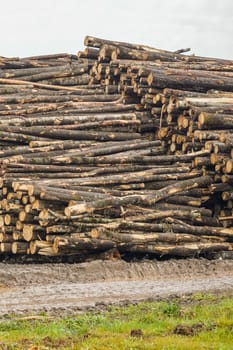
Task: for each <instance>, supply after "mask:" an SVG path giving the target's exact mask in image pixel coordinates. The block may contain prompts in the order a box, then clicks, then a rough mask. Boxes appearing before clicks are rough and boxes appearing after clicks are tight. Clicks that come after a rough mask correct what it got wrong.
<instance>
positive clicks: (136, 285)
mask: <svg viewBox="0 0 233 350" xmlns="http://www.w3.org/2000/svg"><path fill="white" fill-rule="evenodd" d="M198 291H203V292H206V291H209V292H210V291H212V292H216V291H227V292H230V293H232V294H233V260H205V259H200V260H197V259H188V260H168V261H164V262H158V261H142V262H136V263H126V262H124V261H115V262H111V261H94V262H90V263H82V264H30V265H29V264H28V265H27V264H26V265H22V264H5V263H1V264H0V293H1V299H0V314H1V315H3V314H7V313H9V312H10V313H12V312H16V313H22V312H37V311H41V310H46V311H55V312H61V311H63V312H68V311H70V310H85V309H90V310H92V309H96V308H102V307H105V306H106V305H108V304H122V303H123V304H124V303H125V304H127V303H130V302H133V301H139V300H146V299H158V298H166V297H169V296H174V295H177V296H178V295H185V294H190V293H193V292H198Z"/></svg>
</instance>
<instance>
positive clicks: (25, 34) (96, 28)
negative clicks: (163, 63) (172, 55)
mask: <svg viewBox="0 0 233 350" xmlns="http://www.w3.org/2000/svg"><path fill="white" fill-rule="evenodd" d="M0 5H1V7H0V56H21V57H22V56H30V55H38V54H48V53H58V52H68V53H76V52H77V51H78V50H80V49H83V40H84V37H85V35H87V34H89V35H93V36H99V37H102V38H106V39H113V40H118V41H128V42H134V43H142V44H146V45H150V46H154V47H157V48H161V49H167V50H176V49H180V48H185V47H191V48H192V53H194V54H196V55H203V56H211V57H222V58H229V59H233V1H232V0H143V1H139V0H36V1H34V0H0Z"/></svg>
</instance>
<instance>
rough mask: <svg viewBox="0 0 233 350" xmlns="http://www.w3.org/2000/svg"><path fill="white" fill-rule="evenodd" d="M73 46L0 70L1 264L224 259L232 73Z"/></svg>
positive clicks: (199, 63) (92, 42) (226, 63)
mask: <svg viewBox="0 0 233 350" xmlns="http://www.w3.org/2000/svg"><path fill="white" fill-rule="evenodd" d="M85 45H86V48H85V50H84V51H83V52H79V53H78V55H68V54H56V55H47V56H34V57H28V58H22V59H18V58H4V57H1V58H0V117H1V118H0V119H1V120H0V148H1V149H0V163H1V193H2V195H1V216H0V226H1V232H0V242H1V245H0V248H1V253H2V254H31V255H34V256H38V255H47V256H67V255H68V256H75V257H78V258H79V259H83V260H84V259H86V258H90V257H91V258H93V259H94V258H95V257H99V256H102V255H99V254H106V255H108V254H109V256H118V257H119V256H121V257H125V256H128V255H131V254H132V255H135V254H136V255H142V256H143V255H145V254H149V255H151V256H155V257H162V256H181V257H186V256H199V255H203V254H209V253H212V252H216V251H223V250H232V249H233V228H232V225H233V211H232V210H233V209H232V208H233V176H232V175H233V161H232V158H233V151H232V148H233V133H232V130H233V61H230V60H223V59H213V58H204V57H198V56H192V55H185V54H184V52H185V51H187V49H181V50H178V51H177V52H169V51H164V50H158V49H154V48H150V47H148V46H143V45H135V44H129V43H121V42H115V41H108V40H102V39H98V38H94V37H86V38H85ZM220 125H221V126H220Z"/></svg>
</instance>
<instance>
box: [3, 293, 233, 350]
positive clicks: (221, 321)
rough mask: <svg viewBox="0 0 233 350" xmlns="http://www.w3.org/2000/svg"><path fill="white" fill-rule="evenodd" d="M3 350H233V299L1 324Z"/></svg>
mask: <svg viewBox="0 0 233 350" xmlns="http://www.w3.org/2000/svg"><path fill="white" fill-rule="evenodd" d="M0 349H4V350H9V349H28V350H29V349H30V350H45V349H69V350H70V349H77V350H80V349H81V350H89V349H95V350H105V349H106V350H109V349H112V350H121V349H122V350H123V349H124V350H141V349H142V350H143V349H148V350H157V349H158V350H163V349H164V350H179V349H188V350H200V349H211V350H217V349H218V350H231V349H232V350H233V298H232V297H229V296H228V297H226V296H221V295H218V296H214V295H211V294H208V295H203V294H195V295H193V296H191V297H186V298H180V299H172V300H171V301H162V302H143V303H139V304H138V305H130V306H127V307H111V308H108V309H107V310H105V311H103V312H98V313H97V312H96V313H93V312H92V313H84V314H76V315H72V316H70V317H67V316H65V317H63V318H59V317H58V316H57V317H54V318H51V317H49V315H47V314H46V313H43V314H40V315H37V316H35V317H21V318H20V317H17V316H16V315H11V316H9V317H8V318H7V319H6V318H4V319H1V320H0Z"/></svg>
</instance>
